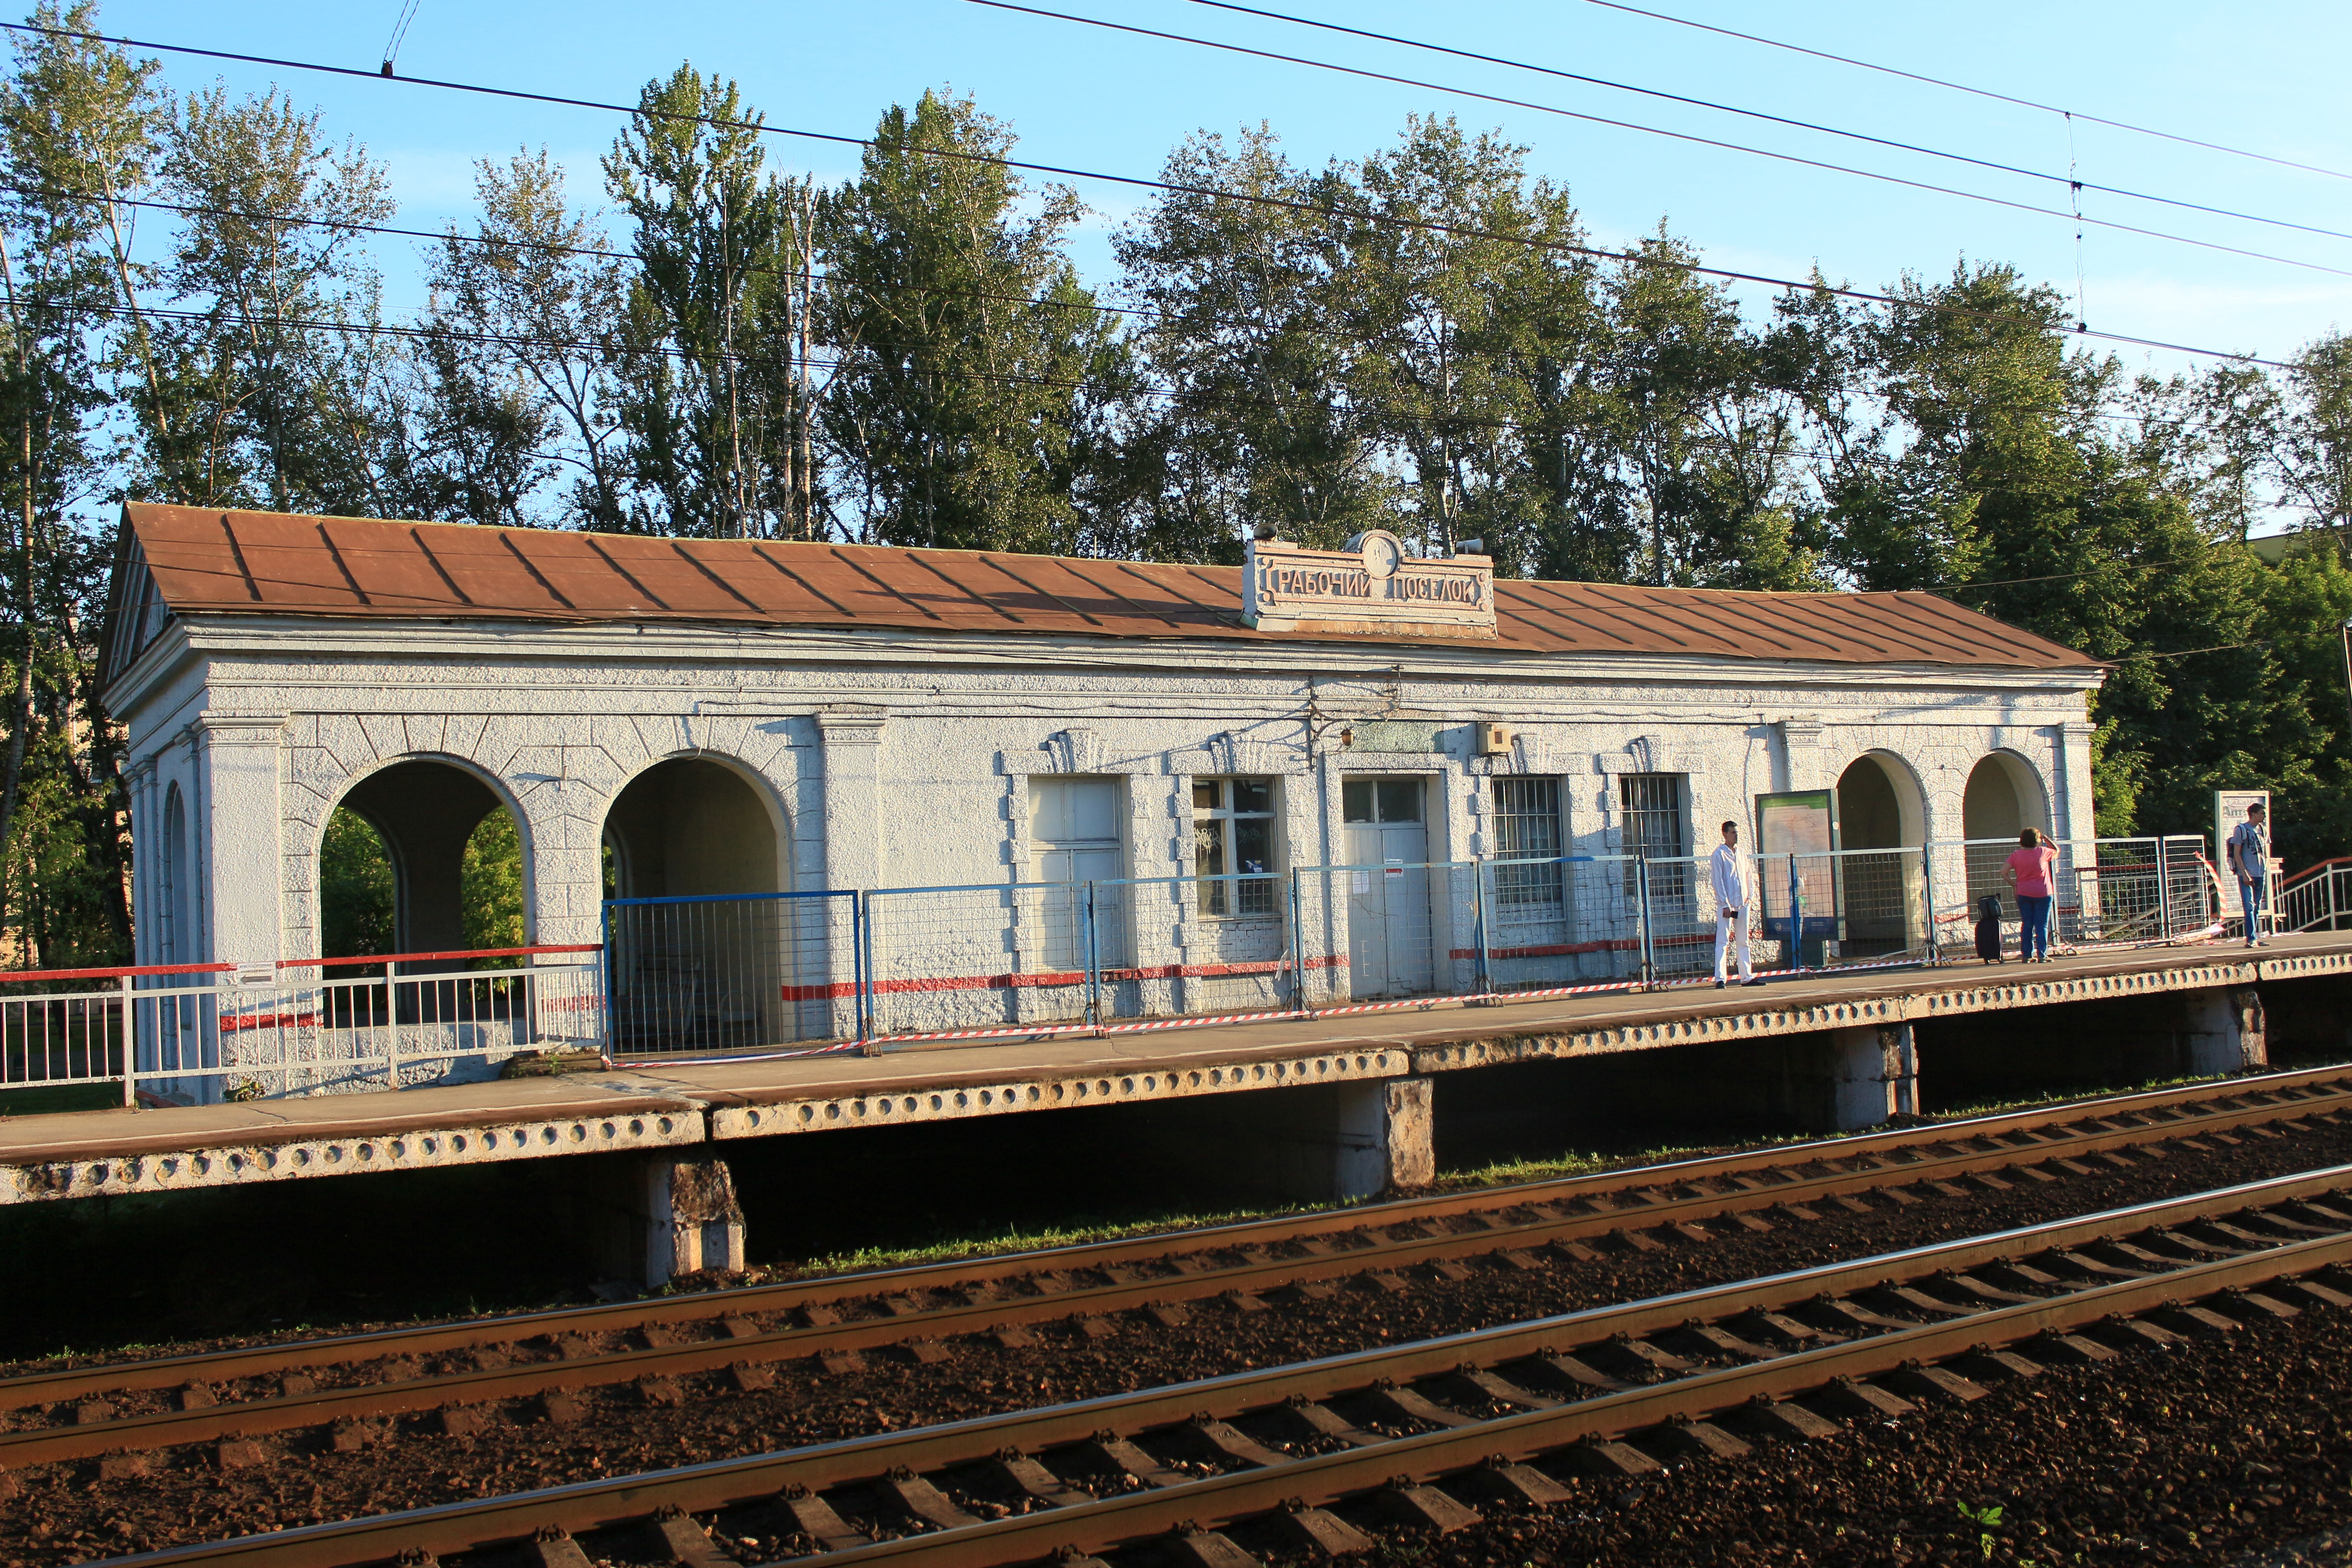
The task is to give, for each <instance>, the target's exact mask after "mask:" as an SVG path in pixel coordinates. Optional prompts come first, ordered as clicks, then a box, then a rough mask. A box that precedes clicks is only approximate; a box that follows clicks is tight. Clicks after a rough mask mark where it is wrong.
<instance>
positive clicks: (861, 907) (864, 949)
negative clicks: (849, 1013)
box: [849, 888, 877, 1057]
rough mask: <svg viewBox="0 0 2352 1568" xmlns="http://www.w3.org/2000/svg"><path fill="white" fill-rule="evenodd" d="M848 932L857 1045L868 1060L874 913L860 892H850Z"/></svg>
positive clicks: (870, 1052) (871, 1043) (871, 1039)
mask: <svg viewBox="0 0 2352 1568" xmlns="http://www.w3.org/2000/svg"><path fill="white" fill-rule="evenodd" d="M849 930H850V935H851V940H852V942H854V944H855V945H856V981H855V984H854V989H855V992H856V1003H855V1004H854V1005H855V1006H856V1013H857V1043H858V1046H859V1047H860V1048H861V1051H862V1053H863V1054H864V1055H866V1056H869V1057H870V1056H874V1055H876V1054H877V1052H876V1051H875V1049H874V913H873V909H872V907H871V906H870V905H869V904H868V903H867V901H866V889H863V888H852V889H850V890H849Z"/></svg>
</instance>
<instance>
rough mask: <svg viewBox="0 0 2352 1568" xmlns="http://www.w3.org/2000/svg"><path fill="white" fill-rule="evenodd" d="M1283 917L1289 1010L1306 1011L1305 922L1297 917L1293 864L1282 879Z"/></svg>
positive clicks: (1296, 871)
mask: <svg viewBox="0 0 2352 1568" xmlns="http://www.w3.org/2000/svg"><path fill="white" fill-rule="evenodd" d="M1283 881H1284V883H1285V886H1284V888H1283V895H1284V898H1283V919H1284V920H1285V921H1288V922H1289V930H1287V931H1284V932H1283V934H1282V940H1283V944H1284V945H1285V946H1286V947H1287V948H1288V949H1289V950H1290V1010H1291V1011H1292V1012H1294V1013H1304V1012H1306V1011H1307V922H1306V921H1302V920H1300V919H1299V918H1298V868H1297V867H1296V866H1293V867H1292V868H1290V873H1289V875H1288V876H1286V877H1285V878H1284V879H1283Z"/></svg>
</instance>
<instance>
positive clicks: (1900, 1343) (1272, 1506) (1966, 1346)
mask: <svg viewBox="0 0 2352 1568" xmlns="http://www.w3.org/2000/svg"><path fill="white" fill-rule="evenodd" d="M2348 1259H2352V1235H2347V1236H2333V1237H2320V1238H2317V1239H2315V1240H2311V1241H2305V1242H2298V1243H2291V1244H2289V1245H2287V1246H2285V1247H2281V1248H2279V1249H2278V1250H2277V1251H2275V1252H2272V1253H2263V1254H2258V1255H2256V1256H2254V1257H2252V1258H2228V1259H2223V1260H2221V1261H2217V1262H2212V1263H2206V1264H2198V1265H2191V1266H2190V1267H2189V1268H2184V1269H2181V1270H2180V1271H2179V1272H2178V1273H2173V1274H2165V1275H2160V1276H2158V1277H2157V1278H2156V1279H2135V1280H2125V1281H2122V1282H2119V1283H2116V1284H2113V1285H2105V1286H2094V1287H2092V1288H2090V1289H2085V1290H2083V1291H2080V1292H2077V1293H2075V1294H2074V1295H2071V1296H2062V1297H2058V1298H2055V1299H2053V1300H2048V1301H2038V1302H2033V1303H2031V1304H2020V1305H2016V1306H2011V1307H2006V1308H1997V1309H1994V1310H1990V1311H1987V1312H1985V1313H1984V1314H1982V1315H1981V1316H1978V1317H1973V1318H1969V1319H1966V1320H1962V1321H1954V1322H1949V1323H1927V1324H1923V1325H1921V1326H1920V1327H1917V1328H1915V1329H1906V1330H1899V1331H1894V1332H1891V1333H1888V1334H1885V1335H1880V1336H1877V1337H1874V1338H1870V1339H1863V1340H1854V1341H1851V1342H1846V1343H1844V1344H1838V1345H1831V1346H1827V1347H1825V1348H1823V1349H1821V1350H1816V1351H1804V1352H1796V1353H1794V1354H1791V1355H1788V1356H1783V1357H1779V1358H1776V1359H1774V1360H1772V1361H1769V1362H1760V1363H1755V1364H1753V1365H1749V1366H1741V1367H1731V1368H1727V1369H1725V1370H1723V1371H1721V1372H1717V1373H1700V1374H1698V1375H1697V1376H1695V1377H1692V1378H1689V1379H1686V1380H1683V1381H1678V1382H1675V1383H1670V1384H1662V1385H1659V1386H1655V1387H1650V1388H1635V1389H1628V1390H1626V1391H1625V1392H1623V1393H1621V1394H1602V1395H1601V1396H1599V1397H1598V1398H1595V1399H1592V1400H1589V1401H1584V1402H1580V1403H1579V1404H1577V1405H1569V1406H1564V1407H1560V1408H1556V1409H1549V1410H1534V1411H1528V1412H1525V1413H1523V1414H1520V1415H1507V1416H1500V1417H1496V1418H1495V1419H1492V1420H1488V1421H1484V1422H1480V1423H1478V1424H1477V1425H1475V1426H1471V1427H1467V1428H1454V1429H1442V1430H1439V1431H1434V1432H1426V1433H1422V1434H1418V1435H1416V1436H1407V1437H1400V1438H1397V1439H1394V1440H1393V1441H1392V1442H1391V1443H1388V1444H1384V1445H1382V1446H1381V1447H1379V1448H1377V1449H1350V1450H1342V1451H1341V1452H1339V1453H1334V1454H1323V1455H1318V1456H1316V1457H1313V1458H1304V1459H1299V1460H1297V1461H1295V1462H1293V1463H1291V1464H1287V1465H1283V1466H1279V1467H1269V1468H1261V1469H1254V1470H1242V1471H1237V1472H1234V1473H1230V1474H1227V1475H1222V1476H1215V1477H1211V1478H1208V1479H1202V1480H1197V1481H1189V1482H1187V1483H1185V1484H1182V1485H1180V1486H1174V1487H1169V1488H1164V1489H1155V1490H1152V1491H1147V1492H1140V1493H1129V1494H1127V1495H1123V1496H1119V1497H1112V1498H1104V1499H1098V1500H1095V1501H1093V1502H1091V1503H1084V1504H1080V1505H1077V1506H1076V1507H1074V1508H1068V1509H1058V1510H1051V1511H1047V1512H1042V1513H1033V1514H1022V1515H1016V1516H1014V1517H1013V1518H1010V1519H1004V1520H998V1521H992V1522H989V1523H983V1524H978V1525H972V1526H967V1527H963V1528H961V1529H957V1530H952V1531H939V1532H937V1533H932V1534H923V1535H913V1536H905V1537H901V1538H900V1539H898V1540H896V1541H883V1542H874V1543H873V1544H871V1545H868V1546H860V1547H852V1548H850V1549H849V1550H847V1551H844V1552H828V1553H826V1554H825V1555H824V1558H823V1562H824V1563H825V1564H826V1568H834V1565H835V1564H839V1565H840V1568H853V1565H863V1564H866V1563H923V1564H929V1565H935V1568H950V1565H953V1568H981V1565H992V1564H997V1563H1021V1562H1026V1561H1029V1560H1031V1559H1033V1558H1037V1557H1043V1556H1046V1555H1049V1554H1051V1553H1052V1552H1055V1551H1056V1550H1058V1549H1061V1548H1064V1547H1076V1548H1078V1549H1079V1550H1081V1551H1085V1550H1087V1549H1090V1548H1094V1549H1099V1548H1107V1547H1110V1546H1115V1545H1121V1544H1127V1543H1130V1542H1135V1541H1138V1540H1139V1539H1143V1538H1148V1537H1150V1536H1152V1535H1156V1534H1160V1533H1162V1532H1165V1531H1172V1530H1175V1529H1177V1528H1178V1527H1179V1526H1181V1525H1197V1524H1202V1523H1208V1524H1222V1523H1228V1522H1231V1521H1234V1520H1235V1519H1239V1518H1245V1517H1247V1516H1249V1515H1251V1514H1260V1513H1270V1512H1272V1511H1274V1510H1276V1509H1279V1508H1283V1507H1285V1506H1286V1505H1290V1504H1293V1503H1296V1502H1305V1503H1307V1504H1309V1505H1310V1506H1311V1505H1318V1504H1322V1503H1328V1502H1336V1501H1339V1500H1341V1499H1343V1498H1345V1497H1347V1496H1349V1495H1351V1494H1356V1493H1361V1492H1364V1491H1366V1490H1369V1489H1371V1488H1373V1487H1376V1486H1379V1485H1381V1484H1382V1483H1384V1482H1391V1483H1392V1482H1393V1481H1394V1480H1396V1479H1408V1480H1411V1481H1414V1482H1429V1481H1433V1480H1436V1479H1441V1478H1442V1477H1444V1476H1446V1475H1449V1474H1454V1473H1459V1472H1461V1471H1465V1470H1470V1469H1474V1468H1476V1467H1478V1466H1479V1465H1481V1464H1483V1463H1489V1462H1491V1461H1492V1460H1493V1459H1494V1458H1497V1457H1499V1458H1503V1459H1506V1460H1511V1461H1517V1460H1523V1459H1528V1458H1535V1457H1537V1456H1538V1455H1540V1454H1543V1453H1546V1452H1548V1451H1550V1450H1554V1449H1558V1448H1560V1447H1567V1446H1568V1445H1570V1444H1571V1443H1574V1442H1577V1441H1579V1440H1580V1439H1583V1438H1587V1437H1595V1436H1613V1435H1615V1434H1618V1433H1624V1432H1632V1431H1638V1430H1640V1429H1642V1428H1644V1427H1649V1426H1660V1425H1663V1424H1664V1423H1666V1422H1669V1421H1672V1420H1675V1419H1676V1418H1678V1417H1684V1418H1694V1419H1696V1418H1701V1417H1704V1416H1706V1415H1715V1414H1717V1413H1719V1412H1722V1411H1725V1410H1728V1409H1732V1408H1735V1407H1738V1406H1739V1405H1745V1404H1747V1403H1748V1402H1749V1401H1751V1400H1754V1399H1756V1398H1758V1397H1759V1396H1760V1397H1763V1398H1767V1399H1777V1398H1782V1397H1786V1396H1788V1395H1790V1394H1801V1393H1804V1392H1807V1391H1810V1390H1813V1389H1818V1388H1821V1387H1822V1386H1824V1385H1826V1384H1831V1383H1832V1382H1833V1381H1834V1380H1836V1379H1838V1378H1840V1377H1844V1378H1849V1379H1857V1380H1858V1379H1861V1378H1865V1377H1869V1376H1873V1375H1877V1374H1883V1373H1888V1372H1892V1371H1895V1370H1896V1369H1897V1368H1900V1367H1902V1366H1904V1365H1905V1364H1906V1363H1911V1362H1920V1363H1934V1362H1938V1361H1942V1360H1946V1359H1948V1358H1950V1357H1952V1356H1956V1355H1960V1354H1965V1353H1967V1352H1971V1351H1974V1350H1978V1349H1979V1348H1998V1347H2000V1346H2003V1345H2010V1344H2016V1343H2019V1342H2023V1341H2029V1340H2032V1339H2035V1338H2039V1337H2041V1336H2042V1335H2045V1334H2053V1333H2063V1332H2065V1331H2069V1330H2072V1329H2076V1328H2082V1327H2086V1326H2088V1325H2090V1324H2093V1323H2096V1322H2099V1321H2102V1320H2105V1319H2107V1318H2113V1317H2118V1316H2132V1315H2136V1314H2137V1313H2141V1312H2145V1311H2148V1310H2153V1309H2156V1308H2160V1307H2164V1306H2168V1305H2172V1304H2175V1303H2176V1302H2178V1300H2179V1299H2180V1298H2182V1297H2183V1296H2187V1297H2189V1298H2205V1297H2210V1296H2214V1295H2219V1294H2221V1293H2223V1292H2226V1291H2231V1290H2240V1289H2245V1288H2247V1287H2249V1286H2253V1285H2260V1284H2267V1283H2270V1282H2272V1281H2273V1280H2276V1279H2280V1278H2282V1277H2284V1276H2289V1275H2294V1274H2302V1273H2308V1272H2311V1271H2314V1270H2316V1269H2319V1268H2327V1267H2330V1266H2332V1265H2340V1264H2342V1263H2344V1262H2346V1261H2347V1260H2348Z"/></svg>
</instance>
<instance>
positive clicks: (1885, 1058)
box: [1826, 1024, 1919, 1132]
mask: <svg viewBox="0 0 2352 1568" xmlns="http://www.w3.org/2000/svg"><path fill="white" fill-rule="evenodd" d="M1828 1041H1829V1050H1828V1052H1827V1053H1826V1055H1827V1057H1828V1062H1827V1066H1828V1069H1829V1071H1828V1083H1827V1085H1826V1088H1827V1091H1828V1092H1827V1096H1826V1100H1827V1105H1828V1109H1829V1119H1828V1129H1827V1130H1829V1131H1839V1132H1850V1131H1855V1130H1856V1129H1859V1128H1864V1127H1877V1126H1880V1125H1882V1124H1884V1123H1885V1122H1887V1121H1892V1120H1893V1119H1894V1118H1895V1117H1897V1116H1909V1115H1916V1113H1917V1111H1918V1109H1919V1068H1918V1052H1917V1048H1916V1046H1915V1044H1914V1042H1913V1040H1912V1037H1911V1026H1910V1025H1908V1024H1896V1025H1894V1026H1890V1027H1885V1028H1881V1027H1877V1026H1870V1027H1866V1028H1859V1029H1834V1030H1832V1031H1831V1032H1830V1033H1829V1035H1828Z"/></svg>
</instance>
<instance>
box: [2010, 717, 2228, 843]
mask: <svg viewBox="0 0 2352 1568" xmlns="http://www.w3.org/2000/svg"><path fill="white" fill-rule="evenodd" d="M2097 732H2098V726H2096V725H2095V724H2091V723H2088V722H2085V721H2081V720H2074V721H2068V722H2066V723H2063V724H2061V725H2059V726H2058V778H2057V781H2056V782H2057V785H2058V789H2057V795H2058V799H2057V801H2056V802H2055V803H2053V804H2054V805H2055V807H2056V811H2055V815H2056V816H2057V817H2058V820H2057V821H2056V822H2053V824H2051V826H2053V827H2054V828H2055V829H2056V830H2057V834H2058V837H2060V838H2063V839H2073V840H2076V841H2081V840H2085V839H2090V838H2095V837H2098V833H2099V826H2098V808H2097V804H2096V801H2095V798H2094V796H2093V795H2092V793H2091V737H2092V736H2093V735H2095V734H2096V733H2097ZM2217 847H2218V846H2217Z"/></svg>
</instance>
